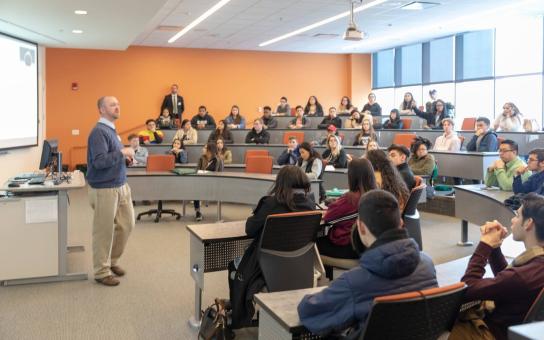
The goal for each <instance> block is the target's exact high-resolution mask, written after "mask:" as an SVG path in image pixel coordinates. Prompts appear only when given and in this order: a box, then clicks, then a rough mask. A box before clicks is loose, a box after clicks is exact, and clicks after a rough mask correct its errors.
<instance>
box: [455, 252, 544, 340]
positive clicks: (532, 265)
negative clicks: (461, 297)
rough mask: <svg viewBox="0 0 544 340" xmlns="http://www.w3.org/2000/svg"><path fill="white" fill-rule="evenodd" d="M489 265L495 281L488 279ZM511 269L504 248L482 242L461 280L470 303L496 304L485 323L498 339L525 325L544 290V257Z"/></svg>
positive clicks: (504, 337) (466, 298)
mask: <svg viewBox="0 0 544 340" xmlns="http://www.w3.org/2000/svg"><path fill="white" fill-rule="evenodd" d="M488 261H489V265H490V266H491V269H492V270H493V274H494V275H495V277H494V278H487V279H484V278H483V276H484V273H485V266H486V264H487V262H488ZM507 265H508V263H507V262H506V259H505V258H504V255H503V254H502V252H501V249H500V248H495V249H493V248H492V247H490V246H489V245H487V244H485V243H483V242H480V243H479V244H478V247H477V248H476V250H475V251H474V255H472V257H471V258H470V261H469V263H468V267H467V270H466V272H465V275H464V276H463V278H462V279H461V281H463V282H465V283H466V284H467V286H468V290H467V293H466V295H465V300H466V301H474V300H492V301H495V310H494V311H493V312H492V313H490V314H488V315H487V316H486V318H485V322H486V324H487V325H488V326H489V329H490V330H491V332H492V333H493V335H494V336H495V337H496V338H497V339H506V334H507V328H508V327H509V326H512V325H516V324H520V323H522V321H523V318H524V317H525V315H526V314H527V312H528V311H529V308H530V307H531V305H532V304H533V302H534V300H535V299H536V297H537V295H538V293H540V290H541V289H542V287H544V256H537V257H535V258H533V259H531V260H530V261H528V262H527V263H525V264H523V265H521V266H519V267H510V268H507Z"/></svg>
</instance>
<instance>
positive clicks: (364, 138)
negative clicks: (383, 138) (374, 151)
mask: <svg viewBox="0 0 544 340" xmlns="http://www.w3.org/2000/svg"><path fill="white" fill-rule="evenodd" d="M371 140H375V141H377V140H378V135H376V133H375V132H374V127H373V126H372V121H371V120H369V119H364V120H363V125H362V126H361V132H359V133H358V134H357V135H355V141H354V142H353V146H362V147H363V149H366V148H367V146H368V142H370V141H371Z"/></svg>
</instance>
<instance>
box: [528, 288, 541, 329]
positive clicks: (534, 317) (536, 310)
mask: <svg viewBox="0 0 544 340" xmlns="http://www.w3.org/2000/svg"><path fill="white" fill-rule="evenodd" d="M535 321H544V288H542V290H540V294H538V296H537V297H536V299H535V301H534V302H533V304H532V305H531V308H529V311H528V312H527V315H525V319H524V320H523V322H524V323H529V322H535Z"/></svg>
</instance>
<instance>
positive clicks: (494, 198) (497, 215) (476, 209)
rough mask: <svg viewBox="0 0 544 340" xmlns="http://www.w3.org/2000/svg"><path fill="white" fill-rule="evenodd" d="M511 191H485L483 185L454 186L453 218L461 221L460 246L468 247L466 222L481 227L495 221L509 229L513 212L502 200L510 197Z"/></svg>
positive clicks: (469, 243) (470, 243)
mask: <svg viewBox="0 0 544 340" xmlns="http://www.w3.org/2000/svg"><path fill="white" fill-rule="evenodd" d="M513 194H514V193H513V192H511V191H499V190H486V189H485V186H484V185H481V184H474V185H456V186H455V217H457V218H459V219H461V221H462V222H461V241H460V242H459V243H458V245H460V246H470V245H472V244H473V243H472V242H469V241H468V222H471V223H474V224H476V225H483V224H484V223H485V222H486V221H492V220H497V221H499V222H500V223H501V224H502V225H504V226H505V227H507V228H510V224H511V223H510V220H511V219H512V217H514V212H513V211H512V210H511V209H510V208H508V207H506V206H505V205H504V203H503V202H504V200H505V199H507V198H508V197H510V196H512V195H513Z"/></svg>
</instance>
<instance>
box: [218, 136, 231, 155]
mask: <svg viewBox="0 0 544 340" xmlns="http://www.w3.org/2000/svg"><path fill="white" fill-rule="evenodd" d="M219 141H222V142H223V149H221V151H219V148H218V149H217V153H221V154H222V155H224V154H225V152H227V151H228V150H229V148H227V144H225V138H223V137H221V136H219V137H218V138H217V139H216V140H215V146H216V147H217V142H219Z"/></svg>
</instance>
